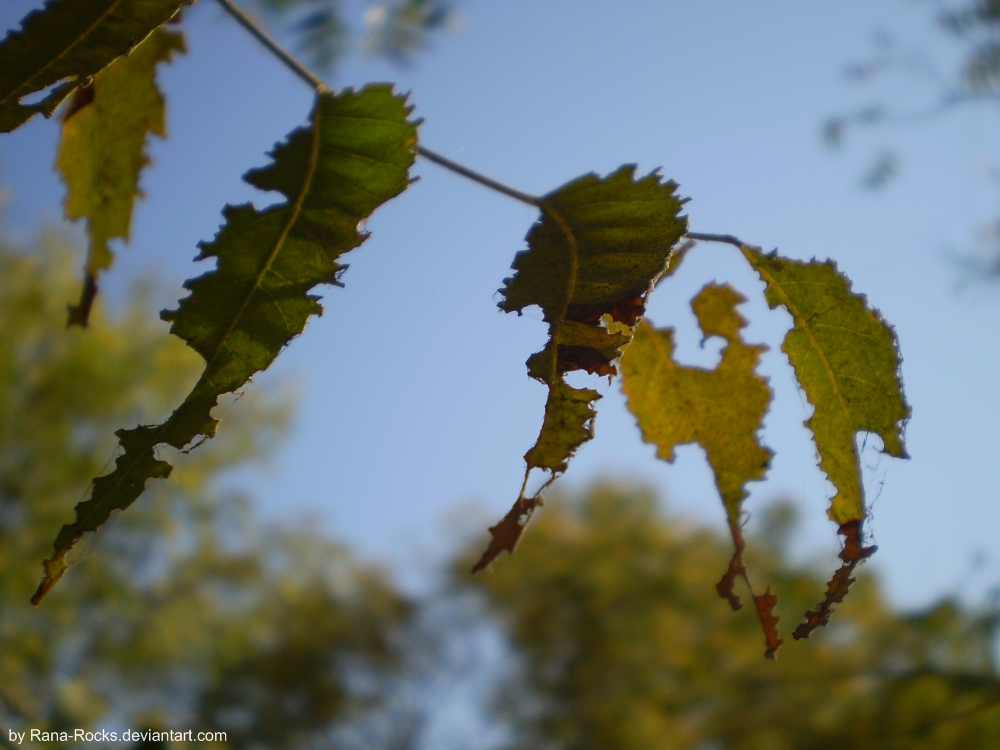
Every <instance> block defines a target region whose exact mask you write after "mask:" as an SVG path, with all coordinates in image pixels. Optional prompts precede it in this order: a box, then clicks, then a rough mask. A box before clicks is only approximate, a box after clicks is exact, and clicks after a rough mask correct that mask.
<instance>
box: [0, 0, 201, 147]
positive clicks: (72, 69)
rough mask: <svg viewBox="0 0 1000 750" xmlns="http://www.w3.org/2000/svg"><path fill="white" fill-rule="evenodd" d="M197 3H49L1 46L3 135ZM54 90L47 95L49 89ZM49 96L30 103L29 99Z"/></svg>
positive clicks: (90, 0) (142, 0) (43, 111)
mask: <svg viewBox="0 0 1000 750" xmlns="http://www.w3.org/2000/svg"><path fill="white" fill-rule="evenodd" d="M190 2H192V0H49V2H47V3H46V4H45V7H43V8H40V9H39V10H35V11H32V12H31V13H29V14H28V15H27V16H25V17H24V19H23V20H22V21H21V29H20V30H19V31H12V32H10V33H8V34H7V36H6V37H4V39H3V42H0V133H9V132H10V131H12V130H14V129H15V128H18V127H20V126H21V125H23V124H24V123H25V122H27V121H28V120H29V119H31V117H32V116H33V115H35V114H38V113H41V114H43V115H45V116H46V117H48V116H50V115H51V114H52V113H53V112H54V111H55V109H56V107H58V106H59V104H60V102H62V100H63V99H65V98H66V97H67V96H68V95H69V94H71V93H72V92H73V91H74V90H75V89H76V88H77V87H78V86H80V85H82V84H84V83H86V82H87V80H88V78H89V77H90V76H93V75H96V74H97V73H99V72H100V71H101V70H103V69H104V68H105V67H106V66H107V65H109V64H110V63H111V62H113V61H114V60H115V59H117V58H119V57H121V56H122V55H127V54H128V53H129V52H131V51H132V50H133V49H134V48H135V47H136V45H138V44H140V43H141V42H142V41H143V40H144V39H145V38H146V37H147V36H149V35H150V33H152V31H153V29H155V28H157V27H158V26H161V25H162V24H164V23H165V22H166V21H168V20H170V18H172V17H173V16H174V15H175V14H176V13H177V11H178V10H179V9H180V8H181V6H183V5H187V4H188V3H190ZM50 86H51V87H53V88H52V89H51V90H50V91H48V92H47V93H44V92H45V90H46V89H48V88H49V87H50ZM38 94H44V95H43V96H42V99H41V100H40V101H37V102H33V103H31V104H26V103H24V101H23V100H24V99H25V98H26V97H30V96H32V95H38Z"/></svg>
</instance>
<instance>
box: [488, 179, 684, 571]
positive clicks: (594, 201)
mask: <svg viewBox="0 0 1000 750" xmlns="http://www.w3.org/2000/svg"><path fill="white" fill-rule="evenodd" d="M676 187H677V185H676V183H674V182H672V181H667V182H662V181H661V178H660V176H659V175H657V174H656V173H655V172H654V173H653V174H650V175H647V176H646V177H643V178H641V179H638V180H636V179H635V167H634V166H625V167H622V168H621V169H619V170H618V171H616V172H614V173H613V174H611V175H609V176H608V177H606V178H605V179H603V180H602V179H600V178H599V177H598V176H597V175H594V174H590V175H585V176H584V177H581V178H579V179H577V180H575V181H573V182H571V183H569V184H567V185H564V186H563V187H561V188H559V189H558V190H556V191H555V192H553V193H550V194H549V195H547V196H545V197H544V198H543V199H542V204H541V210H542V216H541V219H540V220H539V221H538V223H536V224H535V225H534V226H533V227H532V228H531V231H530V232H529V233H528V237H527V240H528V249H527V250H523V251H521V252H519V253H518V254H517V255H516V256H515V258H514V263H513V266H512V267H513V269H514V271H515V274H514V275H513V276H512V277H510V278H508V279H506V280H505V286H504V287H503V289H501V290H500V291H501V292H502V293H503V295H504V299H503V301H502V302H500V305H499V306H500V309H501V310H504V311H505V312H517V313H518V314H520V313H521V312H522V311H523V310H524V309H525V308H528V307H531V306H533V305H537V306H538V307H540V308H541V310H542V314H543V316H544V319H545V322H547V323H548V324H549V341H548V343H547V344H546V346H545V348H544V349H543V350H542V351H540V352H538V353H537V354H534V355H532V356H531V357H530V358H529V359H528V362H527V365H528V374H529V375H530V376H531V377H532V378H534V379H535V380H538V381H539V382H541V383H544V384H545V385H546V386H547V387H548V389H549V395H548V399H547V401H546V404H545V417H544V420H543V422H542V429H541V432H540V433H539V435H538V440H537V441H536V442H535V444H534V446H532V448H531V449H530V450H529V451H528V452H527V453H526V454H525V456H524V459H525V462H526V464H527V467H526V469H525V485H524V486H522V488H521V493H520V495H519V496H518V499H517V501H516V502H515V503H514V506H513V507H512V508H511V510H510V511H509V512H508V513H507V515H506V516H505V517H504V519H503V520H502V521H501V522H500V523H499V524H497V525H496V526H494V527H493V528H491V529H490V533H491V535H492V539H491V540H490V544H489V546H488V547H487V549H486V551H485V552H483V555H482V557H481V558H480V560H479V562H477V563H476V566H475V568H474V570H481V569H482V568H484V567H486V566H487V565H489V564H490V562H492V561H493V560H494V559H495V558H496V557H497V555H499V554H500V553H501V552H502V551H504V550H506V551H507V552H513V550H514V548H515V546H516V545H517V541H518V539H519V538H520V536H521V533H522V532H523V530H524V526H525V524H526V523H527V521H528V519H529V518H530V516H531V514H532V512H533V511H534V509H535V507H536V506H537V505H538V504H539V503H540V502H541V499H540V493H541V490H539V491H538V492H536V493H535V494H534V495H533V496H532V497H526V496H525V494H524V493H525V486H526V485H527V480H528V475H529V474H530V472H531V470H532V469H543V470H545V471H548V472H549V474H550V479H549V481H550V482H551V480H552V479H554V478H555V476H556V475H557V474H560V473H562V472H563V471H565V470H566V467H567V463H568V461H569V459H570V458H571V457H572V455H573V453H574V452H575V451H576V449H577V448H579V447H580V446H581V445H582V444H583V443H585V442H586V441H587V440H589V439H590V438H591V437H592V436H593V420H594V416H595V414H596V412H595V410H594V406H593V405H594V402H595V401H596V400H597V399H599V398H600V394H598V393H597V391H595V390H592V389H590V388H575V387H573V386H570V385H569V384H567V383H566V381H565V379H564V376H565V374H566V373H567V372H572V371H574V370H584V371H586V372H589V373H592V374H594V373H596V374H598V375H608V376H612V375H615V374H616V373H617V368H616V366H615V361H616V360H617V358H618V357H619V356H620V354H621V351H622V348H623V347H624V346H625V345H626V344H628V342H629V341H630V340H631V338H632V331H633V329H634V327H635V325H636V323H637V322H638V321H639V319H640V318H641V317H642V314H643V312H644V311H645V309H646V296H647V294H648V293H649V290H650V288H651V287H652V284H653V283H654V282H655V281H656V279H657V278H658V277H659V276H660V275H661V274H662V273H663V272H664V269H665V266H666V264H667V260H668V258H669V257H670V253H671V250H672V248H673V246H674V244H675V243H676V242H677V240H678V239H679V238H680V237H681V236H683V234H684V233H685V232H686V231H687V220H686V218H684V217H680V216H679V213H680V210H681V205H682V203H683V201H682V200H681V199H679V198H678V197H677V196H676V195H675V190H676ZM546 486H547V485H546ZM542 489H544V487H543V488H542Z"/></svg>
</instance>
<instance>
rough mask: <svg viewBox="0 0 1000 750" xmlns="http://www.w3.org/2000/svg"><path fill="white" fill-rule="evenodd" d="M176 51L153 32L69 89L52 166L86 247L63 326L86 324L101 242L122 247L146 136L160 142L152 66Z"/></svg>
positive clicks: (180, 42) (105, 255)
mask: <svg viewBox="0 0 1000 750" xmlns="http://www.w3.org/2000/svg"><path fill="white" fill-rule="evenodd" d="M183 51H184V37H183V36H182V35H181V34H180V33H177V32H172V31H167V30H166V29H162V28H161V29H157V30H156V31H154V32H153V33H152V34H150V36H149V37H148V38H147V39H146V41H144V42H143V43H142V44H140V45H139V46H138V47H136V48H135V49H134V50H132V52H131V53H130V54H129V55H128V56H126V57H120V58H118V59H117V60H115V62H113V63H111V65H109V66H108V67H106V68H105V69H104V70H102V71H101V72H100V73H98V74H97V75H96V76H94V81H93V83H92V84H91V85H89V86H85V87H81V88H80V89H77V92H76V94H75V95H74V99H73V101H72V103H71V105H70V108H69V111H68V112H67V115H66V117H65V118H64V121H63V127H62V140H61V141H60V143H59V154H58V157H57V158H56V166H57V168H58V169H59V172H60V173H61V174H62V178H63V182H65V183H66V201H65V203H64V209H65V213H66V218H67V219H70V220H76V219H86V220H87V231H88V234H89V236H90V246H89V250H88V254H87V265H86V268H85V271H84V273H85V277H86V281H85V282H84V291H83V293H82V294H81V297H80V303H79V304H78V305H75V306H71V307H70V314H69V324H70V325H74V324H75V325H81V326H86V325H87V319H88V317H89V314H90V307H91V304H92V303H93V295H92V293H91V290H92V291H93V292H96V290H97V286H96V282H97V274H98V273H99V272H100V271H101V270H103V269H105V268H108V267H110V266H111V261H112V255H111V248H110V247H109V245H108V243H109V242H110V241H111V240H112V239H115V238H120V239H123V240H125V241H126V242H128V239H129V231H130V228H131V224H132V207H133V204H134V202H135V200H136V199H137V198H139V197H140V196H141V191H140V190H139V174H140V172H141V171H142V169H143V167H145V166H146V165H147V164H148V163H149V157H148V156H147V155H146V143H147V140H148V136H149V135H150V134H155V135H158V136H159V137H161V138H163V137H165V136H166V122H165V117H164V109H165V108H164V102H163V96H162V94H161V93H160V91H159V89H158V88H157V86H156V66H157V65H159V64H160V63H161V62H166V61H169V60H170V58H171V56H172V55H173V53H174V52H183Z"/></svg>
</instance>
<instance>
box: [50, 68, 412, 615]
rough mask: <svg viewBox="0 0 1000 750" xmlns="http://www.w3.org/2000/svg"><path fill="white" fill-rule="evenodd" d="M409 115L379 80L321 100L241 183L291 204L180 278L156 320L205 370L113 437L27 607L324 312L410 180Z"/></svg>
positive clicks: (229, 215) (216, 247)
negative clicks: (112, 459)
mask: <svg viewBox="0 0 1000 750" xmlns="http://www.w3.org/2000/svg"><path fill="white" fill-rule="evenodd" d="M410 111H411V108H410V107H407V106H406V100H405V97H402V96H395V95H394V94H393V93H392V89H391V87H390V86H386V85H379V86H369V87H366V88H365V89H363V90H362V91H360V92H357V93H355V92H353V91H346V92H344V93H342V94H340V95H336V96H335V95H333V94H321V95H319V96H318V97H317V99H316V105H315V107H314V109H313V113H312V116H311V122H310V124H309V126H308V127H303V128H300V129H298V130H295V131H294V132H292V133H291V134H290V135H289V136H288V139H287V140H286V141H284V142H283V143H280V144H278V145H277V146H276V147H275V148H274V150H273V151H272V152H271V156H272V157H273V159H274V162H273V163H272V164H270V165H269V166H267V167H264V168H263V169H256V170H253V171H251V172H249V173H248V174H247V175H246V176H245V178H244V179H245V180H246V181H247V182H248V183H250V184H251V185H253V186H254V187H257V188H260V189H261V190H275V191H278V192H281V193H282V194H284V196H285V197H286V198H287V199H288V200H287V201H286V202H284V203H280V204H277V205H274V206H270V207H268V208H266V209H264V210H262V211H258V210H257V209H255V208H254V207H253V206H251V205H248V204H244V205H241V206H227V207H226V209H225V211H224V215H225V218H226V224H225V225H224V226H223V227H222V229H221V230H220V231H219V233H218V235H216V237H215V239H214V240H213V241H212V242H210V243H202V245H201V254H200V255H199V256H198V260H203V259H207V258H216V259H217V262H218V267H217V269H216V270H215V271H210V272H208V273H206V274H205V275H203V276H200V277H198V278H196V279H192V280H190V281H188V282H186V284H185V287H186V288H187V289H189V290H190V291H191V294H190V295H189V296H188V297H185V298H184V299H182V300H181V302H180V306H179V307H178V309H177V310H172V311H169V312H168V311H165V312H164V313H162V317H163V319H164V320H168V321H171V323H172V325H171V328H170V330H171V332H172V333H174V334H175V335H177V336H180V337H181V338H182V339H184V340H185V341H186V342H187V343H188V344H189V345H190V346H191V347H192V348H194V349H195V350H196V351H197V352H198V353H199V354H201V356H202V357H203V358H204V359H205V371H204V373H203V374H202V376H201V378H200V379H199V380H198V382H197V383H196V384H195V386H194V388H193V389H192V391H191V393H190V394H189V395H188V397H187V398H186V399H185V401H184V403H182V404H181V405H180V407H179V408H178V409H177V410H176V411H175V412H174V413H173V414H172V415H171V416H170V418H169V419H168V420H167V421H166V422H164V423H163V424H160V425H156V426H154V427H149V426H140V427H136V428H134V429H131V430H119V431H118V433H117V435H118V437H119V439H120V441H121V447H122V448H123V449H124V452H123V453H122V454H121V455H120V456H119V457H118V459H117V461H116V464H115V470H114V471H113V472H112V473H111V474H108V475H106V476H102V477H99V478H97V479H95V480H94V487H93V492H92V493H91V496H90V498H89V499H88V500H86V501H84V502H82V503H80V504H79V505H77V506H76V520H75V521H74V522H73V523H71V524H67V525H65V526H63V528H62V530H61V531H60V532H59V535H58V537H57V538H56V540H55V544H54V551H53V555H52V557H51V558H49V559H48V560H46V561H45V575H44V577H43V578H42V581H41V583H40V584H39V586H38V590H37V591H36V592H35V595H34V597H33V598H32V601H33V602H34V603H36V604H37V603H38V602H39V601H41V599H42V598H43V597H44V596H45V594H46V593H47V592H48V591H49V590H51V588H52V587H53V586H54V585H55V583H56V582H57V581H58V580H59V578H60V577H61V576H62V575H63V573H64V572H65V571H66V561H65V558H66V553H67V552H69V550H70V549H71V548H72V547H73V545H74V544H76V542H77V541H78V540H79V539H80V537H81V536H82V535H83V534H84V533H85V532H88V531H96V530H97V528H98V527H99V526H100V525H101V524H102V523H104V522H105V521H106V520H107V519H108V517H109V515H110V514H111V512H112V511H113V510H116V509H118V510H123V509H125V508H127V507H128V506H129V505H131V504H132V503H133V502H134V501H135V500H136V499H137V498H138V497H139V496H140V495H141V494H142V492H143V489H144V487H145V484H146V480H147V479H150V478H165V477H167V476H168V475H169V474H170V470H171V467H170V465H169V464H168V463H167V462H166V461H163V460H161V459H159V458H158V457H157V456H156V448H157V446H159V445H162V444H167V445H170V446H173V447H174V448H176V449H182V448H184V447H185V446H188V445H191V444H192V443H193V442H194V441H196V440H197V439H198V438H199V437H200V438H201V439H202V440H204V439H207V438H209V437H211V436H212V435H214V434H215V430H216V427H217V426H218V421H217V420H216V419H214V418H213V417H212V415H211V410H212V408H213V407H214V406H215V405H216V402H217V400H218V398H219V396H221V395H222V394H224V393H231V392H233V391H235V390H237V389H238V388H240V387H241V386H243V385H244V384H245V383H246V382H247V381H248V380H249V379H250V377H251V376H252V375H253V374H254V373H256V372H259V371H260V370H263V369H265V368H267V367H268V366H269V365H270V364H271V362H272V361H273V360H274V358H275V357H277V356H278V354H279V352H280V351H281V350H282V349H283V348H284V347H285V346H287V345H288V343H289V342H290V341H291V340H292V339H293V338H294V337H295V336H297V335H298V334H300V333H301V332H302V330H303V329H304V328H305V324H306V321H307V320H308V318H309V317H310V316H312V315H318V314H320V313H321V312H322V307H321V306H320V304H319V298H318V297H316V296H314V295H311V294H309V291H310V290H311V289H312V288H313V287H314V286H316V285H317V284H338V283H339V282H338V277H339V275H340V273H341V272H342V271H343V270H344V268H345V267H344V266H341V265H339V264H338V262H337V261H338V258H339V257H340V255H341V254H343V253H345V252H347V251H349V250H351V249H353V248H355V247H357V246H358V245H360V244H361V243H362V242H364V240H365V239H366V238H367V234H366V233H363V232H360V231H359V224H360V223H361V222H362V221H364V220H365V219H366V218H367V217H368V216H370V215H371V213H372V212H373V211H374V210H375V209H376V208H378V206H380V205H381V204H382V203H384V202H385V201H387V200H389V199H390V198H393V197H394V196H396V195H399V193H401V192H403V190H405V189H406V187H407V186H408V185H409V174H408V171H409V168H410V166H411V165H412V164H413V159H414V148H415V146H416V141H417V134H416V123H414V122H410V121H408V120H407V117H408V115H409V113H410ZM196 445H197V444H196Z"/></svg>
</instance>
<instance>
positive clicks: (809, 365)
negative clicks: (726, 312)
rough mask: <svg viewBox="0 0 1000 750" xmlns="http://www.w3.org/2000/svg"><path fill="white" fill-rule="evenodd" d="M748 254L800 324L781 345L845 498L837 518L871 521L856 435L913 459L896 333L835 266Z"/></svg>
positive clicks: (775, 300) (773, 302)
mask: <svg viewBox="0 0 1000 750" xmlns="http://www.w3.org/2000/svg"><path fill="white" fill-rule="evenodd" d="M743 254H744V255H745V256H746V258H747V260H748V261H749V262H750V265H752V266H753V267H754V269H755V270H756V271H757V273H758V274H760V277H761V279H763V280H764V283H765V284H766V285H767V291H766V294H767V302H768V304H769V305H770V306H771V307H772V308H774V307H778V306H781V307H783V308H785V309H786V310H787V311H788V312H789V313H790V314H791V316H792V319H793V321H794V325H793V327H792V330H790V331H789V332H788V335H787V336H785V341H784V343H783V344H782V345H781V348H782V351H784V352H785V354H787V355H788V360H789V362H791V365H792V367H793V368H794V370H795V376H796V378H797V379H798V381H799V385H800V386H801V388H802V390H803V391H804V392H805V394H806V398H808V399H809V403H810V404H812V406H813V408H814V411H813V414H812V416H811V417H810V418H809V419H808V420H807V421H806V426H807V427H808V428H809V429H810V430H811V431H812V433H813V436H814V437H815V440H816V449H817V451H818V452H819V457H820V468H821V469H822V470H823V471H824V472H826V475H827V477H829V479H830V481H831V482H832V483H833V485H834V487H835V488H836V490H837V492H836V494H835V495H834V496H833V499H832V500H831V501H830V511H829V512H830V518H832V519H833V520H834V521H836V522H837V523H838V524H845V523H848V522H851V521H862V520H864V518H865V503H864V489H863V487H862V484H861V467H860V462H859V459H858V452H857V445H856V440H855V437H856V435H857V434H858V433H859V432H871V433H874V434H876V435H878V436H879V437H881V438H882V442H883V445H884V451H885V452H886V453H888V454H889V455H891V456H898V457H900V458H906V457H907V456H906V450H905V449H904V447H903V426H904V425H905V423H906V420H907V419H908V418H909V416H910V407H909V406H907V404H906V399H905V397H904V396H903V386H902V381H901V378H900V373H899V368H900V362H901V358H900V354H899V344H898V342H897V341H896V334H895V331H893V329H892V327H891V326H889V324H887V323H886V322H885V321H884V320H883V319H882V316H881V315H880V314H879V312H878V310H874V309H872V308H870V307H869V306H868V301H867V299H866V298H865V297H864V296H863V295H860V294H855V293H853V292H852V291H851V282H850V281H849V280H848V278H847V277H846V276H844V275H843V274H841V273H840V272H839V271H838V270H837V266H836V265H835V264H834V263H833V261H826V262H819V261H815V260H814V261H811V262H809V263H804V262H802V261H798V260H790V259H788V258H782V257H781V256H779V255H777V254H773V253H772V254H769V255H765V254H764V253H762V252H760V251H759V250H758V249H756V248H752V247H749V246H744V247H743Z"/></svg>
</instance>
